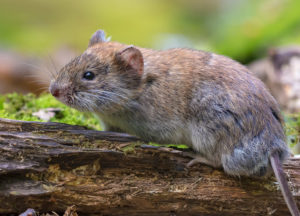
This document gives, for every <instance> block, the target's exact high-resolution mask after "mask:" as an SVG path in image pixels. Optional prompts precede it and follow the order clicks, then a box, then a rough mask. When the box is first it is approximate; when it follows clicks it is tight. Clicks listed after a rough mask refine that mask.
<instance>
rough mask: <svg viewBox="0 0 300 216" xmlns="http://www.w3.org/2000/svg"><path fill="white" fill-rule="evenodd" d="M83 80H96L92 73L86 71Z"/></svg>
mask: <svg viewBox="0 0 300 216" xmlns="http://www.w3.org/2000/svg"><path fill="white" fill-rule="evenodd" d="M82 78H83V79H86V80H93V79H94V78H95V74H94V73H93V72H91V71H86V72H85V73H84V74H83V77H82Z"/></svg>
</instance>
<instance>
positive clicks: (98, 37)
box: [88, 30, 110, 47]
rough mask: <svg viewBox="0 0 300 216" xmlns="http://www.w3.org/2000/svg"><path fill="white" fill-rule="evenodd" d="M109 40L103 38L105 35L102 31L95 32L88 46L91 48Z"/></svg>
mask: <svg viewBox="0 0 300 216" xmlns="http://www.w3.org/2000/svg"><path fill="white" fill-rule="evenodd" d="M109 40H110V37H109V38H106V37H105V33H104V31H103V30H97V31H96V32H95V33H94V34H93V35H92V37H91V39H90V42H89V46H88V47H90V46H93V45H95V44H96V43H103V42H107V41H109Z"/></svg>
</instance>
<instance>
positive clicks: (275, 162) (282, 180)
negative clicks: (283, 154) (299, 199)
mask: <svg viewBox="0 0 300 216" xmlns="http://www.w3.org/2000/svg"><path fill="white" fill-rule="evenodd" d="M270 161H271V165H272V168H273V171H274V174H275V176H276V179H277V181H278V183H279V185H280V189H281V192H282V195H283V198H284V200H285V202H286V204H287V206H288V208H289V210H290V212H291V214H292V216H300V213H299V210H298V207H297V204H296V202H295V200H294V197H293V195H292V193H291V191H290V189H289V186H288V182H287V180H286V177H285V173H284V172H283V170H282V165H281V162H280V160H279V155H278V153H274V154H272V155H271V157H270Z"/></svg>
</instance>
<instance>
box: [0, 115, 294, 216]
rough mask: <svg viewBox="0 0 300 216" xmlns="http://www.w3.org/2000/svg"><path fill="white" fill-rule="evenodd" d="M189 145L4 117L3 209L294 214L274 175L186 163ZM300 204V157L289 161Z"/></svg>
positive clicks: (0, 156) (0, 125)
mask: <svg viewBox="0 0 300 216" xmlns="http://www.w3.org/2000/svg"><path fill="white" fill-rule="evenodd" d="M190 153H191V152H190V151H183V150H176V149H172V148H165V147H155V146H150V145H147V143H146V142H143V141H141V140H139V139H137V138H136V137H133V136H130V135H127V134H122V133H113V132H101V131H92V130H87V129H85V128H84V127H81V126H71V125H66V124H60V123H40V122H23V121H14V120H7V119H0V214H19V213H22V212H24V211H25V210H26V209H27V208H33V209H35V210H36V211H38V212H40V213H45V212H50V211H55V212H57V213H62V212H64V211H65V210H66V209H67V207H69V206H72V205H75V206H76V208H77V212H78V214H79V215H136V216H137V215H139V216H140V215H184V216H186V215H289V212H288V209H287V207H286V205H285V203H284V200H283V198H282V195H281V192H280V190H279V186H278V184H277V182H276V180H275V178H274V177H270V178H267V179H253V178H245V177H241V178H237V177H231V176H228V175H226V174H224V172H223V171H222V170H221V169H220V170H218V169H213V168H211V167H208V166H205V165H195V166H193V167H192V168H189V169H186V168H185V165H186V164H187V163H188V162H189V160H190V159H191V158H190ZM284 170H285V172H286V173H287V176H288V181H289V184H290V187H291V189H292V191H293V194H294V196H295V199H296V200H297V202H298V204H299V206H300V197H299V196H300V195H299V189H300V159H297V158H291V159H289V160H288V161H287V162H286V163H285V165H284Z"/></svg>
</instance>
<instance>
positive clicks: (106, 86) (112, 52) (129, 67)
mask: <svg viewBox="0 0 300 216" xmlns="http://www.w3.org/2000/svg"><path fill="white" fill-rule="evenodd" d="M143 69H144V63H143V56H142V53H141V52H140V51H139V50H138V49H137V48H135V47H133V46H126V45H122V44H119V43H115V42H109V41H108V40H107V39H106V38H105V34H104V32H103V31H102V30H98V31H97V32H96V33H94V35H93V36H92V38H91V39H90V43H89V47H88V49H87V50H86V51H85V52H84V53H83V54H82V55H80V56H78V57H76V58H75V59H73V60H72V61H71V62H69V63H68V64H67V65H66V66H64V67H63V68H62V69H61V70H60V71H59V73H58V74H57V75H56V77H55V78H54V80H52V81H51V84H50V92H51V94H52V95H53V96H54V97H56V98H57V99H58V100H60V101H61V102H63V103H65V104H66V105H68V106H71V107H73V108H76V109H79V110H81V111H92V112H99V113H101V112H114V111H118V110H120V109H122V108H123V107H124V106H126V104H127V102H128V101H129V100H132V99H134V97H136V95H137V93H138V90H139V87H140V85H141V77H142V74H143Z"/></svg>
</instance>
